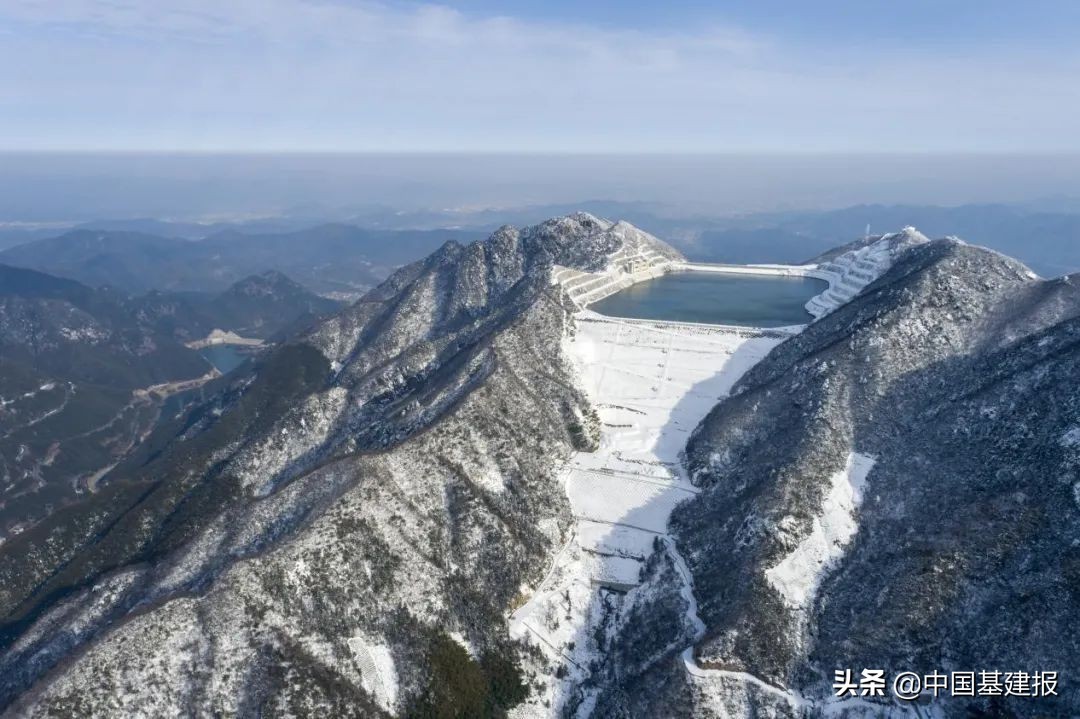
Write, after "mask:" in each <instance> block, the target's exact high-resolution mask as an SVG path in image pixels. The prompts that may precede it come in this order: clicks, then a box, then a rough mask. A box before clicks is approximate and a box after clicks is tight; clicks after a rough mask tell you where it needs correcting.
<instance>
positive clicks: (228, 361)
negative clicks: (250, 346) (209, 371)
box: [199, 344, 250, 374]
mask: <svg viewBox="0 0 1080 719" xmlns="http://www.w3.org/2000/svg"><path fill="white" fill-rule="evenodd" d="M245 349H246V348H245ZM240 350H241V348H240V347H238V346H237V345H227V344H220V345H210V346H209V347H203V348H202V349H201V350H199V354H201V355H202V356H203V357H204V358H206V361H207V362H209V363H210V364H212V365H214V367H216V368H217V370H218V372H221V374H229V372H232V371H233V370H234V369H236V368H237V367H239V366H240V365H242V364H243V363H244V361H245V360H246V359H247V358H248V357H249V356H250V353H244V352H241V351H240Z"/></svg>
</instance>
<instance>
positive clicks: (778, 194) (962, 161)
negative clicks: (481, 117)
mask: <svg viewBox="0 0 1080 719" xmlns="http://www.w3.org/2000/svg"><path fill="white" fill-rule="evenodd" d="M1051 197H1068V198H1076V197H1080V153H1075V154H1065V155H1061V154H1057V155H1047V154H1003V153H1002V154H987V153H981V154H965V153H950V154H944V153H919V154H916V153H904V154H901V153H895V154H885V153H831V154H812V153H802V154H792V153H788V154H783V153H768V154H752V153H742V154H734V153H714V154H704V153H699V154H693V155H691V154H669V153H662V154H646V153H642V154H634V155H630V154H614V153H595V154H582V153H576V154H575V153H559V154H542V153H536V154H522V153H513V154H511V153H258V154H254V153H227V154H215V153H144V152H137V153H136V152H132V153H92V152H85V153H57V152H48V153H38V152H20V153H0V222H5V223H16V222H27V223H35V222H37V223H47V222H79V221H89V220H101V219H123V218H135V217H154V218H160V219H180V220H226V221H228V220H240V219H244V218H249V217H273V216H281V215H288V214H293V215H295V214H303V215H310V216H312V217H326V218H328V219H334V218H338V217H347V216H348V215H349V214H350V213H357V212H360V211H363V210H365V209H370V208H373V207H385V208H391V209H393V210H400V211H418V210H445V209H454V210H480V209H489V208H496V209H497V208H506V207H522V206H532V205H548V204H566V203H571V204H572V203H577V202H584V201H589V200H598V201H613V202H623V203H644V204H649V205H654V206H655V207H654V209H655V210H656V211H658V212H660V213H661V214H663V213H668V214H674V215H678V216H691V215H703V216H722V215H731V214H742V213H752V212H767V211H784V210H821V209H834V208H839V207H847V206H851V205H857V204H889V205H897V204H926V205H937V206H952V205H961V204H982V203H999V202H1000V203H1024V202H1034V201H1038V200H1042V199H1045V198H1051Z"/></svg>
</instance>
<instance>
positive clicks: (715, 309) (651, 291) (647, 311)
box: [589, 272, 829, 327]
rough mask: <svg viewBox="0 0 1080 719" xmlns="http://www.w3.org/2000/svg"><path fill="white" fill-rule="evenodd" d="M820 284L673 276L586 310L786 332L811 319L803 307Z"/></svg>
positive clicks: (752, 277) (733, 276)
mask: <svg viewBox="0 0 1080 719" xmlns="http://www.w3.org/2000/svg"><path fill="white" fill-rule="evenodd" d="M828 287H829V284H828V283H827V282H825V281H824V280H818V279H814V278H811V277H783V276H780V275H742V274H727V273H723V272H671V273H668V274H666V275H662V276H661V277H658V278H656V279H654V280H649V281H647V282H639V283H638V284H636V285H633V286H631V287H628V288H626V289H625V290H622V291H620V292H617V293H615V294H613V295H611V296H610V297H606V298H604V299H602V300H600V301H599V302H595V303H593V304H591V305H589V309H590V310H593V311H595V312H599V313H600V314H602V315H607V316H609V317H628V318H637V319H648V320H669V321H675V322H702V323H706V324H721V325H741V326H745V327H784V326H786V325H801V324H806V323H807V322H809V321H810V320H811V319H813V317H811V315H810V313H809V312H807V311H806V308H805V307H804V305H805V304H806V302H807V300H809V299H810V298H811V297H813V296H814V295H817V294H820V293H822V292H824V291H825V290H826V289H828Z"/></svg>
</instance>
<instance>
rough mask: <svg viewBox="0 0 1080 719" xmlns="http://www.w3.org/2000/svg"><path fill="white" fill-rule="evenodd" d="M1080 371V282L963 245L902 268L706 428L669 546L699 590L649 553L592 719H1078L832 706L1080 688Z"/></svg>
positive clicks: (752, 377)
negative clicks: (960, 681) (935, 687)
mask: <svg viewBox="0 0 1080 719" xmlns="http://www.w3.org/2000/svg"><path fill="white" fill-rule="evenodd" d="M1075 376H1080V284H1077V282H1076V279H1075V278H1064V279H1062V280H1054V281H1039V280H1038V279H1036V278H1034V277H1033V276H1032V274H1031V273H1030V272H1029V271H1028V270H1027V268H1025V267H1024V266H1022V265H1020V264H1019V263H1017V262H1015V261H1013V260H1010V259H1008V258H1005V257H1002V256H1000V255H997V254H995V253H992V252H989V251H986V250H982V249H979V248H976V247H972V246H968V245H964V244H963V243H959V242H956V241H952V240H939V241H935V242H929V243H927V242H915V243H914V244H912V245H911V246H910V247H909V248H908V249H906V250H904V251H902V252H900V253H899V254H898V255H897V256H896V257H895V258H893V261H892V265H891V266H890V267H889V269H888V270H887V271H886V272H885V273H884V274H883V275H881V276H880V277H879V278H878V279H877V281H876V282H874V283H873V284H871V285H869V286H867V287H866V288H865V289H864V290H863V291H862V292H861V293H860V294H859V295H857V296H856V297H854V298H853V299H852V300H851V301H849V302H847V303H846V304H844V305H842V306H841V307H839V308H838V309H836V310H834V311H833V312H831V313H830V314H828V315H827V316H825V317H823V318H822V319H820V320H818V321H816V322H814V323H812V324H811V325H809V326H808V327H807V329H806V330H804V331H803V332H802V333H801V334H799V335H797V336H795V337H793V338H791V339H790V340H788V341H786V342H784V343H783V344H781V345H779V346H778V347H776V348H775V349H774V350H773V351H772V352H771V353H770V354H769V356H768V357H767V358H766V359H765V360H764V361H762V362H761V363H759V364H757V365H756V366H754V367H753V368H751V369H750V370H749V371H748V372H747V373H746V375H745V376H744V377H743V378H742V380H740V382H739V383H738V384H737V385H736V387H735V388H734V390H733V392H732V394H731V396H730V397H729V398H728V399H726V400H724V401H723V402H721V403H720V404H719V405H718V406H717V407H716V408H715V409H714V410H713V411H712V412H711V413H710V414H709V416H708V417H707V418H706V419H705V420H704V422H702V424H701V425H700V426H699V428H698V429H697V430H696V431H695V432H694V434H693V436H692V437H691V439H690V441H689V444H688V447H687V466H688V469H689V471H690V473H691V476H692V477H693V479H694V482H695V485H696V486H697V488H698V489H700V490H701V491H700V492H699V493H698V494H696V495H695V496H694V497H693V498H692V499H691V500H690V501H688V502H685V503H683V504H681V505H680V506H679V507H677V508H676V510H675V512H674V514H673V516H672V523H671V527H670V530H669V531H670V532H671V533H672V534H673V535H674V537H675V545H676V547H677V550H678V552H679V554H681V556H682V557H684V558H685V561H686V565H687V567H688V569H689V572H688V576H687V577H684V576H683V575H682V574H681V573H680V572H679V571H677V570H678V566H677V562H674V559H673V555H672V554H671V552H669V551H666V549H665V551H662V552H658V553H656V554H655V555H654V556H653V557H650V559H649V560H648V562H647V567H648V569H647V571H646V573H645V576H644V581H643V583H642V584H641V585H640V586H639V587H637V588H635V589H634V590H633V591H632V592H631V593H630V595H629V596H628V598H627V602H628V605H629V607H630V608H629V609H628V610H627V612H625V613H623V614H622V615H620V616H619V617H617V618H615V619H614V620H613V621H614V622H615V623H617V624H618V626H620V627H621V631H620V632H618V633H617V634H615V635H613V637H612V638H611V639H610V641H609V643H608V644H607V646H606V651H607V660H608V668H607V669H606V671H605V672H604V676H603V677H602V678H601V677H598V676H596V675H595V674H594V678H593V690H594V691H596V693H597V703H596V713H595V714H594V715H595V716H605V717H608V716H616V717H631V716H761V715H767V716H779V717H801V716H807V715H809V716H815V715H827V716H846V717H853V718H854V717H877V716H911V717H915V716H924V717H925V716H946V717H968V716H972V715H973V713H978V712H987V713H989V715H994V714H995V713H997V715H1001V716H1010V715H1012V716H1019V717H1037V716H1073V715H1076V714H1077V713H1078V711H1080V692H1078V691H1077V689H1075V688H1073V687H1065V686H1059V687H1058V689H1057V692H1058V696H1057V697H1054V696H1050V697H1041V698H1033V697H1015V696H1013V697H1007V698H1006V697H1000V698H997V699H995V698H990V697H987V696H985V695H984V696H980V697H968V698H965V697H957V698H952V697H949V696H941V697H938V698H937V699H936V700H932V697H926V698H925V700H924V703H923V704H922V705H920V706H917V707H916V706H913V705H911V704H904V703H896V702H893V701H891V698H890V695H889V693H886V695H885V697H883V698H882V699H876V698H873V697H859V698H857V699H852V700H845V701H837V700H836V698H835V697H834V696H833V689H832V678H833V672H834V670H836V669H838V668H839V669H845V668H848V669H851V670H852V671H853V672H854V673H855V674H856V675H858V673H859V672H860V671H861V670H862V669H868V668H877V669H882V670H884V671H885V673H886V676H888V677H890V681H891V677H893V676H895V674H896V673H897V672H900V671H915V672H918V673H919V674H929V673H931V672H934V671H938V672H946V673H948V672H951V671H964V670H968V671H970V670H972V669H973V668H974V669H976V670H982V669H985V670H988V671H1000V672H1002V675H1001V676H1002V677H1004V675H1005V673H1009V672H1011V673H1016V672H1027V673H1031V672H1034V671H1047V670H1046V669H1045V668H1046V667H1053V669H1052V670H1049V671H1057V672H1059V675H1060V676H1071V675H1074V674H1076V673H1077V672H1080V664H1078V660H1077V658H1078V657H1080V646H1078V644H1077V639H1076V637H1077V636H1080V611H1077V607H1080V601H1078V597H1080V595H1078V593H1077V590H1076V584H1075V581H1074V577H1073V571H1072V569H1071V567H1072V565H1073V562H1074V561H1075V555H1076V546H1077V544H1076V540H1077V537H1080V509H1078V505H1077V502H1076V500H1075V496H1074V492H1073V487H1074V486H1075V485H1076V483H1077V477H1078V476H1080V475H1078V474H1077V472H1078V471H1080V455H1078V454H1077V452H1076V446H1074V445H1073V444H1071V443H1070V442H1068V441H1066V440H1065V439H1063V438H1067V437H1071V436H1072V435H1070V434H1069V433H1070V432H1071V431H1072V430H1071V428H1073V427H1077V426H1080V393H1078V388H1077V384H1076V382H1075V381H1073V380H1072V379H1069V378H1071V377H1075ZM681 577H682V578H683V581H680V578H681ZM688 587H689V588H690V589H691V590H692V592H691V593H689V594H688V593H687V588H688ZM694 617H697V618H698V619H699V621H700V625H697V624H696V623H695V622H694V621H692V620H693V618H694ZM687 647H690V648H691V649H690V651H689V652H687V651H686V648H687ZM688 670H689V671H688ZM927 704H929V706H927Z"/></svg>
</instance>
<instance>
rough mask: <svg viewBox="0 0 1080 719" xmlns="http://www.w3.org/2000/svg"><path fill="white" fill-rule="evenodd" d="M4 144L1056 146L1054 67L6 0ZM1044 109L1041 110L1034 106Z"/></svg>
mask: <svg viewBox="0 0 1080 719" xmlns="http://www.w3.org/2000/svg"><path fill="white" fill-rule="evenodd" d="M0 28H6V29H7V31H8V34H7V37H6V39H5V42H4V43H2V44H0V136H3V137H5V138H8V140H7V141H6V143H5V144H18V143H21V144H23V145H25V146H38V147H48V146H62V147H80V146H84V147H118V148H137V147H165V148H191V149H228V148H237V149H240V148H254V149H258V148H264V149H289V148H312V149H425V148H433V149H465V150H477V149H493V150H497V149H510V148H516V149H530V148H531V149H538V150H553V149H566V150H583V149H597V150H668V149H678V150H733V149H734V150H739V149H745V150H751V151H752V150H763V149H776V150H792V149H808V150H818V149H851V150H867V149H886V150H891V149H897V150H899V149H957V150H962V149H1014V150H1022V149H1050V148H1058V147H1060V148H1072V149H1077V147H1078V146H1077V142H1078V140H1077V139H1076V137H1075V133H1074V132H1073V130H1072V128H1073V127H1074V126H1075V125H1076V124H1077V120H1078V119H1080V118H1078V115H1080V101H1078V100H1077V99H1076V98H1075V97H1074V96H1073V93H1071V92H1070V90H1069V89H1070V88H1071V87H1072V78H1073V77H1074V76H1075V71H1076V70H1077V69H1078V68H1077V63H1076V58H1075V57H1070V58H1062V57H1060V56H1055V57H1052V58H1049V57H1047V58H1040V57H1024V58H1017V57H1008V56H1005V57H1002V56H998V55H995V54H994V51H993V48H988V49H987V50H986V51H985V52H980V53H977V54H975V53H971V52H969V53H968V54H967V55H960V54H956V53H954V54H952V55H949V54H946V53H941V54H939V55H937V56H934V57H926V56H923V55H920V54H917V53H915V52H906V53H905V52H899V51H896V50H892V51H890V52H889V53H879V54H867V53H854V52H850V51H845V49H844V47H843V46H842V45H838V46H837V47H832V48H828V47H826V48H814V47H801V46H794V45H788V44H785V43H784V42H782V41H781V40H780V39H778V38H770V37H763V36H760V35H756V34H753V33H750V32H747V31H745V30H742V29H740V28H737V27H728V26H717V27H712V28H701V29H694V30H686V31H684V32H647V31H644V30H638V31H633V30H618V31H611V30H601V29H598V28H595V27H590V26H588V25H584V24H577V25H574V24H564V25H560V24H555V23H543V22H533V21H530V22H526V21H522V20H518V19H514V18H509V17H482V18H477V17H472V16H468V15H464V14H462V13H460V12H457V11H455V10H453V9H450V8H447V7H443V6H438V5H421V6H415V5H412V6H408V7H407V8H401V7H398V6H391V5H380V4H357V3H348V4H346V3H331V2H305V1H303V0H234V1H232V2H220V0H217V1H211V0H172V1H170V2H150V1H145V2H139V1H136V0H9V1H8V2H6V3H4V4H3V5H2V6H0ZM1051 98H1052V103H1051Z"/></svg>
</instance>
